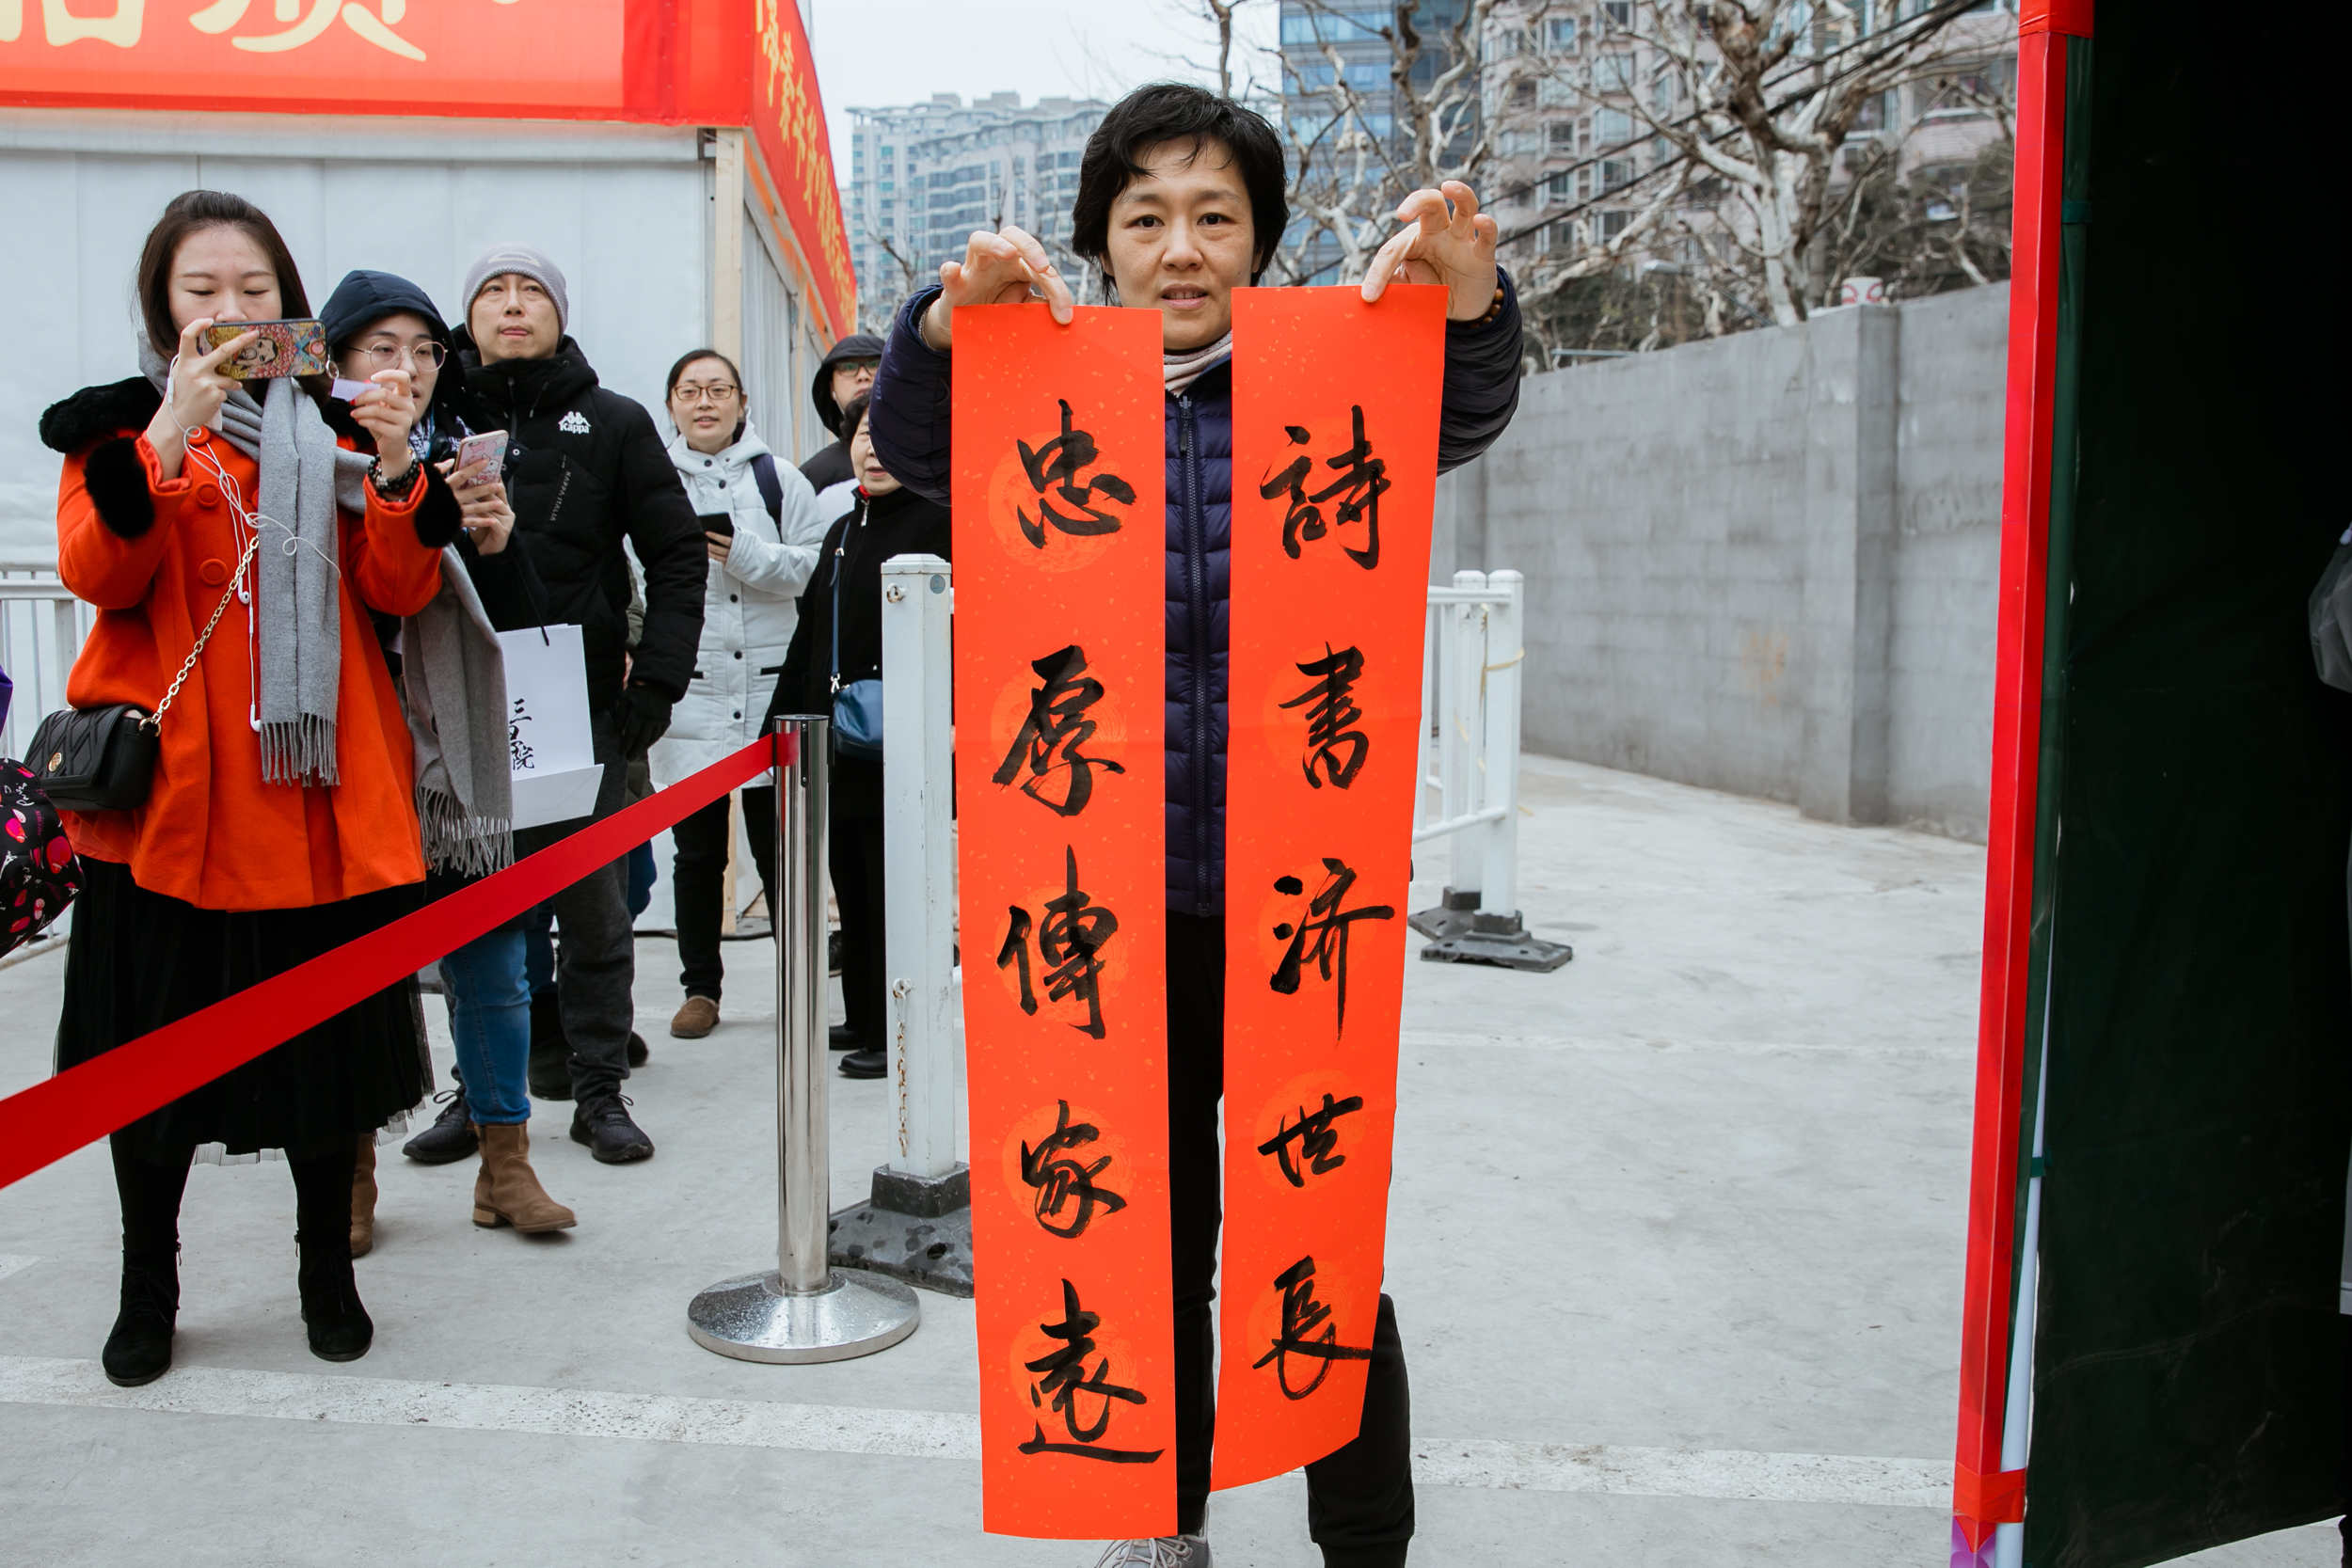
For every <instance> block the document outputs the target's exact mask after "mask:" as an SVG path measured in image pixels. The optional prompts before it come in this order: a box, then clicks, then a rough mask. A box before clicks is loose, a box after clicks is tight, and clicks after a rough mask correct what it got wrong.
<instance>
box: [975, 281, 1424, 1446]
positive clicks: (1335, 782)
mask: <svg viewBox="0 0 2352 1568" xmlns="http://www.w3.org/2000/svg"><path fill="white" fill-rule="evenodd" d="M1445 301H1446V294H1445V291H1444V290H1443V289H1440V288H1436V287H1429V286H1415V287H1392V288H1391V289H1390V290H1389V291H1388V292H1387V293H1386V294H1385V295H1384V296H1383V297H1382V298H1381V299H1380V300H1379V301H1378V302H1377V303H1375V304H1372V305H1366V304H1365V303H1364V302H1363V299H1362V297H1361V296H1360V294H1359V293H1358V291H1357V290H1356V289H1354V288H1352V287H1350V288H1332V289H1279V290H1277V289H1249V290H1243V291H1240V292H1238V293H1235V295H1234V311H1233V555H1232V574H1233V576H1232V584H1233V590H1232V592H1233V596H1232V663H1231V669H1232V677H1231V685H1230V688H1229V696H1228V704H1227V712H1228V716H1229V723H1230V726H1231V727H1230V734H1229V738H1228V742H1227V763H1226V768H1227V772H1226V802H1227V803H1226V829H1225V833H1226V837H1225V900H1226V926H1225V959H1226V967H1225V1160H1226V1166H1225V1203H1226V1208H1225V1244H1224V1266H1223V1275H1224V1278H1223V1297H1224V1300H1223V1306H1222V1309H1221V1313H1220V1317H1221V1323H1220V1344H1221V1351H1222V1354H1221V1355H1220V1358H1219V1362H1220V1365H1219V1370H1218V1378H1217V1430H1216V1471H1215V1484H1216V1486H1218V1487H1229V1486H1242V1485H1247V1484H1248V1483H1249V1482H1251V1481H1262V1480H1263V1479H1264V1478H1266V1477H1268V1476H1274V1475H1279V1474H1281V1473H1283V1472H1284V1471H1286V1470H1290V1469H1293V1468H1295V1467H1296V1466H1297V1465H1304V1464H1307V1463H1309V1462H1311V1461H1312V1460H1316V1459H1320V1458H1322V1457H1323V1456H1325V1455H1326V1454H1328V1453H1330V1452H1332V1451H1333V1450H1334V1449H1338V1448H1340V1447H1342V1446H1343V1444H1345V1443H1347V1442H1349V1441H1351V1440H1352V1439H1353V1438H1354V1437H1355V1435H1356V1433H1357V1429H1358V1427H1359V1424H1360V1422H1361V1420H1362V1415H1363V1398H1364V1380H1365V1372H1366V1369H1367V1362H1368V1361H1369V1359H1370V1354H1371V1346H1372V1336H1373V1326H1374V1321H1375V1316H1376V1314H1377V1311H1378V1307H1379V1295H1380V1276H1381V1268H1382V1254H1383V1251H1384V1247H1385V1243H1386V1240H1387V1222H1388V1202H1389V1164H1390V1144H1391V1133H1392V1132H1393V1129H1394V1127H1395V1120H1396V1052H1397V1029H1398V1023H1399V1018H1400V1009H1401V1007H1402V1005H1403V1000H1404V989H1405V968H1404V966H1405V952H1406V928H1405V913H1406V911H1405V900H1406V883H1407V882H1408V881H1410V879H1411V864H1412V821H1413V790H1414V783H1415V780H1414V775H1415V772H1416V766H1417V757H1418V754H1419V752H1418V748H1417V746H1416V744H1415V741H1416V736H1415V734H1414V731H1415V729H1416V727H1417V726H1418V725H1419V723H1420V719H1421V675H1422V670H1421V660H1422V617H1423V614H1424V606H1425V604H1426V598H1425V594H1426V591H1427V584H1428V577H1429V529H1430V513H1431V508H1432V506H1433V504H1434V502H1435V500H1436V496H1437V474H1438V400H1439V396H1440V393H1441V390H1442V388H1443V384H1444V380H1445ZM959 330H960V329H959Z"/></svg>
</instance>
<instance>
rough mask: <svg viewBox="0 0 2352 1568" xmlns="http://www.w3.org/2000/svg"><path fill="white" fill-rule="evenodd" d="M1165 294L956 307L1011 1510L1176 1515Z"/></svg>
mask: <svg viewBox="0 0 2352 1568" xmlns="http://www.w3.org/2000/svg"><path fill="white" fill-rule="evenodd" d="M1162 419H1163V416H1162V397H1161V388H1160V318H1159V314H1158V312H1157V311H1149V310H1117V309H1082V310H1080V311H1078V312H1077V317H1076V319H1075V321H1073V323H1072V325H1069V326H1057V325H1055V324H1054V321H1053V319H1052V317H1051V316H1049V315H1048V314H1047V312H1046V309H1045V307H1044V306H1042V305H1008V306H988V307H976V308H966V309H960V310H958V311H957V312H956V320H955V406H954V420H955V424H954V431H955V458H954V461H955V482H954V491H955V494H954V502H955V545H956V653H955V660H956V683H955V685H956V742H957V744H956V800H957V809H958V814H959V816H960V818H961V830H960V831H961V845H960V848H961V870H962V885H961V917H962V927H961V935H962V949H963V972H964V1027H965V1040H966V1051H967V1060H968V1067H969V1074H968V1076H969V1080H970V1085H971V1089H970V1100H971V1129H972V1229H973V1250H974V1254H975V1256H976V1257H977V1258H978V1259H981V1262H980V1265H979V1274H978V1281H977V1283H978V1291H977V1298H978V1299H977V1303H976V1305H977V1317H978V1337H979V1367H980V1443H981V1456H982V1457H981V1478H982V1483H983V1489H984V1502H983V1516H984V1523H985V1525H986V1527H987V1528H989V1529H990V1530H992V1531H995V1532H997V1533H999V1534H1006V1535H1028V1536H1047V1537H1057V1538H1064V1539H1073V1538H1074V1539H1086V1538H1094V1537H1105V1536H1110V1537H1117V1536H1145V1535H1167V1534H1170V1533H1173V1531H1174V1530H1175V1528H1176V1524H1175V1519H1176V1451H1175V1448H1176V1443H1175V1439H1176V1422H1175V1381H1174V1338H1175V1331H1174V1324H1173V1315H1172V1307H1171V1304H1170V1299H1169V1290H1168V1005H1167V992H1168V982H1167V968H1168V965H1167V945H1166V942H1167V937H1166V929H1167V923H1166V906H1167V896H1168V895H1167V892H1166V888H1167V879H1166V875H1165V866H1164V861H1165V854H1164V850H1163V844H1164V838H1165V832H1164V827H1163V824H1162V822H1161V819H1160V818H1161V799H1162V797H1163V795H1164V793H1165V788H1164V785H1163V782H1162V768H1163V766H1164V764H1163V760H1162V756H1161V750H1160V748H1161V730H1162V725H1163V716H1162V709H1161V693H1162V689H1163V687H1164V685H1165V682H1166V678H1167V673H1166V670H1165V668H1164V664H1165V657H1166V630H1165V626H1166V622H1165V610H1164V609H1163V601H1164V599H1165V597H1166V592H1167V584H1166V579H1165V571H1166V568H1165V565H1164V562H1165V559H1166V556H1165V551H1166V526H1167V525H1166V520H1165V517H1166V495H1167V485H1166V467H1165V455H1164V446H1165V436H1164V434H1163V424H1162Z"/></svg>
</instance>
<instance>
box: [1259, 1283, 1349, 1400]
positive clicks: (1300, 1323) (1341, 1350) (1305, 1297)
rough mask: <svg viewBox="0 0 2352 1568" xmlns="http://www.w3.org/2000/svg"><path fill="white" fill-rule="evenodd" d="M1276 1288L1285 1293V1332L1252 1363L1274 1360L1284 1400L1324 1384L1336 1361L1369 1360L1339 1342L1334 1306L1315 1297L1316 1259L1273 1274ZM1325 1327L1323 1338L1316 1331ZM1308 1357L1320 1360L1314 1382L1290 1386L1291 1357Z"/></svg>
mask: <svg viewBox="0 0 2352 1568" xmlns="http://www.w3.org/2000/svg"><path fill="white" fill-rule="evenodd" d="M1274 1284H1275V1287H1276V1288H1277V1289H1278V1290H1279V1291H1281V1292H1282V1331H1281V1333H1280V1334H1279V1335H1277V1336H1276V1337H1275V1338H1274V1339H1273V1341H1272V1343H1273V1345H1274V1348H1273V1349H1272V1350H1270V1351H1268V1352H1266V1353H1265V1354H1263V1355H1261V1356H1260V1357H1258V1359H1257V1360H1255V1361H1253V1362H1251V1363H1250V1370H1252V1371H1255V1370H1257V1369H1258V1368H1260V1367H1263V1366H1264V1365H1265V1364H1266V1363H1267V1362H1269V1361H1271V1362H1273V1363H1274V1381H1275V1382H1276V1383H1278V1384H1279V1385H1280V1386H1281V1389H1282V1397H1283V1398H1284V1399H1292V1400H1303V1399H1305V1398H1306V1397H1307V1396H1308V1395H1309V1394H1311V1393H1313V1392H1314V1391H1315V1390H1316V1389H1317V1388H1320V1387H1322V1386H1323V1380H1324V1379H1325V1378H1327V1377H1328V1376H1329V1375H1330V1374H1331V1363H1332V1362H1334V1361H1369V1360H1371V1359H1372V1352H1371V1351H1369V1350H1358V1349H1356V1348H1354V1347H1353V1346H1349V1345H1343V1344H1341V1343H1340V1342H1339V1338H1340V1327H1339V1324H1337V1323H1331V1322H1329V1321H1328V1320H1329V1319H1330V1316H1331V1308H1330V1307H1327V1306H1325V1305H1324V1304H1323V1303H1322V1302H1319V1301H1317V1300H1315V1260H1314V1259H1312V1258H1311V1257H1310V1258H1301V1259H1299V1260H1298V1261H1297V1262H1295V1263H1293V1264H1292V1265H1291V1266H1290V1267H1289V1268H1287V1269H1284V1270H1283V1271H1282V1272H1281V1273H1280V1274H1279V1275H1275V1276H1274ZM1318 1328H1320V1329H1322V1330H1323V1333H1322V1336H1321V1337H1320V1338H1316V1337H1315V1330H1316V1329H1318ZM1294 1355H1303V1356H1306V1357H1307V1358H1308V1359H1309V1360H1311V1361H1315V1362H1318V1363H1320V1365H1318V1366H1317V1367H1316V1368H1315V1376H1314V1381H1313V1382H1311V1383H1310V1384H1308V1385H1307V1386H1305V1387H1304V1388H1294V1387H1292V1386H1291V1379H1290V1358H1291V1357H1292V1356H1294Z"/></svg>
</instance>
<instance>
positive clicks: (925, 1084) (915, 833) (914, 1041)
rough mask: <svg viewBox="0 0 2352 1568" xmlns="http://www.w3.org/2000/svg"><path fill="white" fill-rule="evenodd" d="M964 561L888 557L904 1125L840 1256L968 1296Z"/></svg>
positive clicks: (886, 781)
mask: <svg viewBox="0 0 2352 1568" xmlns="http://www.w3.org/2000/svg"><path fill="white" fill-rule="evenodd" d="M951 574H952V568H950V567H949V565H948V564H947V562H945V561H943V560H941V559H940V558H939V557H937V556H935V555H900V556H893V557H892V558H891V559H890V560H888V561H886V562H882V918H883V928H884V936H885V942H886V948H887V954H886V961H885V965H884V969H883V973H884V974H886V975H887V976H888V980H889V1000H890V1025H891V1029H890V1069H889V1078H888V1080H887V1083H888V1086H889V1092H890V1094H891V1096H892V1104H893V1107H894V1110H895V1113H896V1114H895V1116H894V1117H893V1120H892V1126H893V1132H894V1133H895V1136H894V1138H893V1141H892V1148H891V1151H890V1157H889V1159H888V1160H887V1161H885V1162H884V1163H883V1164H882V1165H880V1166H878V1167H877V1168H876V1169H875V1171H874V1185H873V1193H872V1196H871V1199H870V1200H869V1201H868V1202H866V1203H864V1204H859V1205H856V1206H854V1207H852V1208H849V1209H844V1210H842V1211H840V1212H838V1213H836V1214H835V1215H834V1233H833V1254H834V1262H835V1263H836V1264H848V1265H850V1266H852V1267H858V1268H870V1269H878V1270H881V1271H882V1272H884V1273H887V1274H893V1275H898V1277H899V1278H902V1279H906V1280H909V1281H912V1282H913V1283H914V1284H917V1285H923V1286H928V1287H930V1288H931V1289H933V1290H940V1291H948V1292H950V1293H953V1294H958V1295H967V1296H968V1295H970V1294H971V1293H972V1244H971V1239H972V1221H971V1203H972V1197H971V1193H972V1181H971V1172H970V1171H969V1170H968V1169H966V1168H965V1166H964V1165H963V1164H961V1163H960V1162H959V1161H958V1160H957V1159H956V1054H957V1050H958V1029H957V1022H958V1020H957V1016H956V1014H957V997H956V992H955V986H954V972H955V941H956V930H955V911H956V895H955V874H956V865H955V835H954V798H955V797H954V791H955V705H954V685H953V682H954V664H953V660H952V658H951V657H950V649H951V647H952V642H951V634H952V631H953V626H954V622H953V607H954V604H955V594H954V586H953V585H954V578H953V576H952V575H951ZM934 1247H936V1248H938V1249H939V1250H938V1251H937V1252H936V1253H934V1252H933V1251H932V1250H931V1249H932V1248H934Z"/></svg>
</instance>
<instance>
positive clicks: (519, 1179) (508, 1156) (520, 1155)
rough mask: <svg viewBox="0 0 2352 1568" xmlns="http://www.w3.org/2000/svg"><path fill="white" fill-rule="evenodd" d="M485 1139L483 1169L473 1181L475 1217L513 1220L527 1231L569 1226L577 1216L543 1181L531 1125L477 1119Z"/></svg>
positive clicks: (477, 1220) (485, 1221) (483, 1222)
mask: <svg viewBox="0 0 2352 1568" xmlns="http://www.w3.org/2000/svg"><path fill="white" fill-rule="evenodd" d="M473 1131H474V1136H475V1137H477V1138H479V1139H481V1140H482V1174H481V1175H479V1176H477V1177H475V1178H474V1182H473V1222H474V1224H476V1225H480V1226H500V1225H511V1226H513V1227H515V1228H516V1230H519V1231H521V1232H522V1233H523V1234H524V1235H526V1236H535V1235H537V1234H539V1233H540V1232H541V1231H543V1230H569V1229H570V1228H571V1227H573V1226H575V1225H578V1224H579V1223H580V1220H579V1218H578V1216H576V1215H575V1214H573V1212H571V1211H570V1210H569V1209H566V1208H564V1206H563V1205H562V1204H560V1203H558V1202H556V1201H555V1199H553V1198H551V1197H549V1196H548V1190H547V1189H546V1188H545V1187H542V1186H541V1185H539V1178H538V1176H537V1175H536V1174H534V1173H533V1172H532V1168H531V1129H530V1128H529V1127H527V1126H525V1125H524V1124H523V1123H521V1122H516V1123H515V1124H513V1125H512V1126H508V1127H485V1126H483V1125H482V1124H481V1123H479V1122H476V1123H475V1124H474V1130H473Z"/></svg>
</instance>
